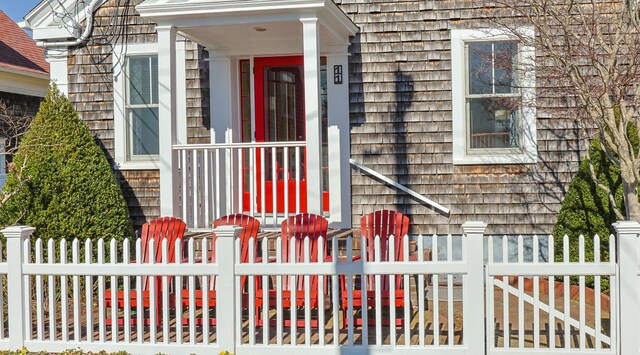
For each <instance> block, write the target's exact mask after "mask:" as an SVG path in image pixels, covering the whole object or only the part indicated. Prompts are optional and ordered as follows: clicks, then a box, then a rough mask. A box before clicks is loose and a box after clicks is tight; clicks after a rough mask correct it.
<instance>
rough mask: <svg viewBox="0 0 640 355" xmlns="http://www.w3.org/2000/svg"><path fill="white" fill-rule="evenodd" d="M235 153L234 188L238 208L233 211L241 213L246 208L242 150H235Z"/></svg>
mask: <svg viewBox="0 0 640 355" xmlns="http://www.w3.org/2000/svg"><path fill="white" fill-rule="evenodd" d="M235 152H236V164H237V165H238V166H237V171H238V172H237V175H238V176H237V179H238V183H237V187H236V198H237V199H238V206H237V208H236V210H235V212H236V213H242V212H244V211H245V209H246V207H245V206H244V184H243V174H242V173H243V164H242V148H237V149H235Z"/></svg>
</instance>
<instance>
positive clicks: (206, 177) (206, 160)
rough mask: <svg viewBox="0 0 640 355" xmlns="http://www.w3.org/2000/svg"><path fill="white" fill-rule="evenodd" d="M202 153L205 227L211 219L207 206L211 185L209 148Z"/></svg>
mask: <svg viewBox="0 0 640 355" xmlns="http://www.w3.org/2000/svg"><path fill="white" fill-rule="evenodd" d="M203 154H204V158H203V160H204V168H203V171H204V174H203V175H204V181H203V182H202V185H203V186H204V196H203V199H204V227H205V228H207V227H209V221H211V211H210V209H211V207H210V206H209V204H210V199H211V196H209V195H210V192H209V188H210V186H211V176H210V173H211V169H210V168H209V159H210V157H209V149H203Z"/></svg>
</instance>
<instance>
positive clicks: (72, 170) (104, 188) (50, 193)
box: [0, 86, 133, 242]
mask: <svg viewBox="0 0 640 355" xmlns="http://www.w3.org/2000/svg"><path fill="white" fill-rule="evenodd" d="M14 163H15V167H14V169H13V170H12V171H11V172H10V174H9V176H8V178H7V182H6V184H5V186H4V192H5V193H7V192H10V191H14V190H16V189H17V186H18V185H19V179H18V176H21V178H22V179H23V180H26V183H25V185H24V186H23V187H22V188H21V189H19V190H18V191H19V192H18V193H17V194H16V195H15V196H14V197H13V198H11V199H10V200H9V201H8V202H7V203H6V204H5V205H4V206H2V207H0V224H2V225H3V226H7V225H12V224H25V225H29V226H32V227H35V228H36V232H35V236H38V237H41V238H43V239H44V241H45V242H46V241H47V240H48V239H50V238H53V239H54V240H56V241H58V240H61V239H62V238H66V239H67V240H69V241H70V240H72V239H73V238H78V239H79V240H80V241H82V242H84V240H86V239H89V238H90V239H93V240H96V239H97V238H100V237H105V238H108V239H111V238H112V237H113V238H116V239H119V240H121V239H123V238H125V237H129V236H131V235H132V234H133V232H132V226H131V221H130V219H129V214H128V210H127V206H126V203H125V201H124V198H123V197H122V192H121V191H120V188H119V187H118V184H117V182H116V180H115V177H114V174H113V172H112V171H111V168H110V166H109V163H108V161H107V159H106V157H105V155H104V153H103V152H102V150H101V149H100V147H99V146H98V145H97V144H96V142H95V141H94V139H93V137H92V136H91V134H90V133H89V129H88V127H87V125H86V124H85V123H84V122H83V121H82V120H80V118H79V117H78V114H77V112H76V111H75V110H74V109H73V107H72V106H71V103H70V102H69V101H68V100H67V98H66V97H65V96H64V95H62V94H61V93H60V92H59V91H58V89H57V88H56V87H55V86H52V87H51V88H50V89H49V92H48V93H47V95H46V97H45V100H44V101H43V102H42V104H41V105H40V110H39V111H38V114H37V115H36V117H35V119H34V121H33V123H32V125H31V127H30V128H29V130H28V131H27V132H26V133H25V135H24V137H22V140H21V142H20V145H19V147H18V151H17V153H16V156H15V157H14Z"/></svg>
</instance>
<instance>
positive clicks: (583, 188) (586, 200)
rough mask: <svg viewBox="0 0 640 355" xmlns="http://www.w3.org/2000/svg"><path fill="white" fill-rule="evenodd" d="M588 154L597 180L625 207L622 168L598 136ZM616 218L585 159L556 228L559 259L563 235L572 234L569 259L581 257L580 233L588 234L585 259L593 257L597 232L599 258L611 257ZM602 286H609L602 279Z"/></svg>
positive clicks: (570, 185) (557, 259)
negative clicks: (607, 152) (614, 161)
mask: <svg viewBox="0 0 640 355" xmlns="http://www.w3.org/2000/svg"><path fill="white" fill-rule="evenodd" d="M589 155H590V160H591V162H592V164H593V167H594V172H595V174H596V176H597V177H598V180H599V181H600V182H601V183H602V184H604V185H606V186H607V187H608V188H609V189H611V191H614V192H615V193H614V196H615V201H616V204H617V205H618V206H619V207H620V208H621V209H624V202H623V197H622V179H621V177H620V170H619V169H618V168H617V167H616V166H615V165H614V164H612V163H611V161H610V160H609V159H608V157H607V156H606V154H605V153H604V152H603V151H602V149H601V148H600V143H599V141H597V140H594V141H593V142H592V144H591V146H590V154H589ZM623 213H624V212H623ZM616 219H617V218H616V215H615V213H614V211H613V208H612V206H611V204H610V203H609V197H608V194H607V192H606V191H605V190H603V189H602V188H600V187H598V186H597V185H596V184H595V182H594V181H593V179H592V177H591V173H590V172H589V161H587V160H585V161H583V162H582V164H581V165H580V170H579V171H578V174H577V175H576V176H575V177H574V178H573V180H572V181H571V183H570V184H569V189H568V191H567V194H566V195H565V197H564V201H563V202H562V207H561V209H560V212H559V213H558V221H557V223H556V225H555V226H554V229H553V235H554V237H555V245H554V247H555V259H556V261H562V255H563V254H562V253H563V246H562V237H563V236H564V235H568V236H569V251H570V260H571V261H578V258H579V254H578V246H579V244H578V238H579V236H580V235H581V234H582V235H583V236H584V237H585V260H586V261H593V257H594V255H593V236H594V235H596V234H597V235H599V236H600V255H601V257H600V259H601V260H608V258H609V252H608V251H609V235H610V234H612V233H614V230H613V228H612V224H613V223H615V222H616ZM576 280H577V278H576ZM574 281H575V280H574ZM587 284H588V285H589V286H593V277H589V278H588V279H587ZM602 286H603V289H608V282H605V281H603V285H602Z"/></svg>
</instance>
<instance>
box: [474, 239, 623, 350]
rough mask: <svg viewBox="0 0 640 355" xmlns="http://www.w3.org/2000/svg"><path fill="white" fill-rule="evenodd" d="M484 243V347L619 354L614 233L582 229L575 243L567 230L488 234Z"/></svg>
mask: <svg viewBox="0 0 640 355" xmlns="http://www.w3.org/2000/svg"><path fill="white" fill-rule="evenodd" d="M514 247H515V250H516V251H517V255H514V254H516V253H514V252H513V250H514ZM556 247H557V248H562V250H560V252H558V251H557V250H556ZM487 248H488V253H487V254H488V262H487V266H486V269H485V280H486V288H485V291H486V302H487V307H486V310H487V317H486V320H487V325H486V337H487V339H486V344H487V352H488V354H497V353H502V354H504V353H510V352H513V353H521V352H522V351H523V350H525V349H526V350H538V351H541V352H544V353H545V354H566V353H567V351H573V352H585V351H589V353H591V354H616V342H617V337H616V324H617V319H616V313H617V312H616V311H617V306H616V302H615V300H616V294H615V293H616V292H615V291H616V290H617V285H616V280H617V273H616V270H617V268H616V263H615V250H616V249H615V237H614V236H613V235H611V236H609V237H608V238H600V237H598V236H595V237H594V238H593V239H591V240H588V241H585V238H584V237H582V236H580V238H579V245H578V250H570V247H569V238H568V237H566V236H565V237H564V238H561V239H558V240H554V238H553V237H551V236H548V237H537V236H533V237H522V236H518V237H497V238H494V237H491V236H490V237H488V241H487ZM510 251H511V252H510ZM510 254H511V257H509V255H510ZM525 254H527V255H525ZM554 255H560V256H561V257H557V256H556V259H557V260H554Z"/></svg>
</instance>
